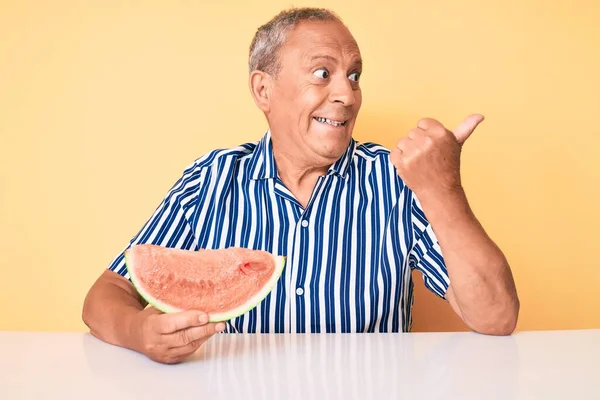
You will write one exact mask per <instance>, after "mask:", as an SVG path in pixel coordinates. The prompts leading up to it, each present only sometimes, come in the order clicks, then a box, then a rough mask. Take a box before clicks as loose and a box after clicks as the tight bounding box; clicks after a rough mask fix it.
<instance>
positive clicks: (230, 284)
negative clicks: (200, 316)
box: [125, 244, 286, 322]
mask: <svg viewBox="0 0 600 400" xmlns="http://www.w3.org/2000/svg"><path fill="white" fill-rule="evenodd" d="M285 262H286V257H284V256H275V255H273V254H271V253H269V252H266V251H262V250H251V249H245V248H239V247H229V248H226V249H218V250H198V251H191V250H181V249H173V248H168V247H163V246H156V245H151V244H141V245H136V246H132V247H131V248H130V249H128V250H127V251H126V252H125V263H126V266H127V271H128V272H129V276H130V277H131V281H132V282H133V285H134V286H135V288H136V290H137V291H138V293H139V294H140V295H141V296H142V297H143V298H144V299H145V300H146V301H147V302H148V303H149V304H151V305H152V306H154V307H155V308H157V309H158V310H160V311H162V312H165V313H172V312H178V311H183V310H192V309H193V310H199V311H204V312H206V313H207V314H208V315H209V321H211V322H217V321H227V320H230V319H231V318H234V317H237V316H239V315H242V314H244V313H246V312H248V311H249V310H251V309H252V308H254V307H255V306H256V305H258V303H260V302H261V301H262V300H263V299H264V298H265V297H266V296H267V295H268V294H269V292H270V291H271V290H272V289H273V288H274V287H275V284H276V283H277V280H278V279H279V277H280V276H281V272H282V271H283V267H284V266H285Z"/></svg>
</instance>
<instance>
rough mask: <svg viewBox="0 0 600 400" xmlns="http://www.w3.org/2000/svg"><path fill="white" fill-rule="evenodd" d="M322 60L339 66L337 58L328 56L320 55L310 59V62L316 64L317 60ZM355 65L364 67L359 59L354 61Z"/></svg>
mask: <svg viewBox="0 0 600 400" xmlns="http://www.w3.org/2000/svg"><path fill="white" fill-rule="evenodd" d="M322 59H325V60H329V61H331V62H333V63H334V64H337V63H338V62H339V61H338V59H337V58H335V57H333V56H329V55H326V54H319V55H315V56H312V57H311V58H310V61H311V62H315V61H317V60H322ZM353 65H358V66H359V67H362V65H363V62H362V59H361V58H357V59H356V61H354V63H353Z"/></svg>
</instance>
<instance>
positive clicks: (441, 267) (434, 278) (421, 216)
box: [409, 197, 450, 299]
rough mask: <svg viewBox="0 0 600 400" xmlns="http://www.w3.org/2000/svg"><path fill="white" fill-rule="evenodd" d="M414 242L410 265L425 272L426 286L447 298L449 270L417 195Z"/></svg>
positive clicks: (414, 200) (414, 215)
mask: <svg viewBox="0 0 600 400" xmlns="http://www.w3.org/2000/svg"><path fill="white" fill-rule="evenodd" d="M412 219H413V232H414V242H413V247H412V249H411V251H410V254H409V265H410V267H411V269H416V270H418V271H420V272H421V273H422V274H423V281H424V282H425V286H426V287H427V288H428V289H429V290H431V291H432V292H433V293H434V294H436V295H437V296H439V297H441V298H443V299H445V296H446V291H447V290H448V286H449V285H450V278H449V277H448V270H447V269H446V263H445V262H444V257H443V255H442V249H441V248H440V244H439V242H438V240H437V237H436V236H435V232H434V231H433V228H432V226H431V224H430V223H429V221H428V220H427V217H426V216H425V213H424V212H423V209H422V208H421V205H420V203H419V200H418V199H417V198H416V197H413V201H412Z"/></svg>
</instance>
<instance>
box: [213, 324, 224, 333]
mask: <svg viewBox="0 0 600 400" xmlns="http://www.w3.org/2000/svg"><path fill="white" fill-rule="evenodd" d="M224 330H225V324H224V323H222V322H219V323H218V324H217V325H216V326H215V331H217V332H221V331H224Z"/></svg>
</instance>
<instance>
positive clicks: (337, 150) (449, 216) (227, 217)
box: [83, 8, 519, 363]
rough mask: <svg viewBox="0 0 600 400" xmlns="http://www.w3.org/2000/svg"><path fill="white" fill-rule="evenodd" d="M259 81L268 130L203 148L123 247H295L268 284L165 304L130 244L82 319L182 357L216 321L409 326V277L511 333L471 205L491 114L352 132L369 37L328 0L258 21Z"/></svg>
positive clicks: (503, 282)
mask: <svg viewBox="0 0 600 400" xmlns="http://www.w3.org/2000/svg"><path fill="white" fill-rule="evenodd" d="M249 64H250V76H249V86H250V90H251V93H252V96H253V98H254V101H255V103H256V105H257V106H258V108H259V109H260V110H262V112H263V113H264V115H265V117H266V120H267V122H268V127H269V128H268V130H267V132H266V134H264V136H263V137H262V139H261V140H260V141H257V142H251V143H247V144H243V145H241V146H239V147H237V148H233V149H227V150H215V151H211V152H209V153H208V154H206V155H204V156H203V157H201V158H199V159H197V160H196V161H195V162H194V163H192V164H191V165H190V166H189V167H188V168H187V169H186V170H185V171H184V172H183V176H182V177H181V178H180V179H179V180H178V181H177V182H176V183H175V185H174V186H173V187H172V188H171V190H170V191H169V192H168V193H167V195H166V197H165V199H164V200H163V201H162V203H161V204H160V205H159V207H158V208H157V209H156V211H155V213H154V214H153V215H152V216H151V217H150V218H149V220H148V221H147V223H146V224H145V225H144V226H143V227H142V228H141V230H140V231H139V232H138V233H137V234H136V235H135V236H134V237H133V238H132V240H131V241H130V243H129V244H128V245H127V246H125V248H124V249H123V251H124V250H125V249H127V248H128V247H129V246H131V245H135V244H141V243H152V244H157V245H162V246H168V247H177V248H182V249H188V250H195V249H205V248H224V247H231V246H241V247H248V248H253V249H261V250H266V251H269V252H273V253H277V254H279V255H286V256H287V257H288V261H287V265H286V267H285V270H284V272H283V274H282V276H281V278H280V280H279V281H278V283H277V285H276V287H275V288H274V289H273V291H272V292H271V293H270V295H269V296H267V298H266V299H265V300H264V301H262V302H261V303H260V304H259V305H258V306H257V307H256V308H254V309H253V310H251V311H250V312H248V313H246V314H245V315H242V316H240V317H238V318H235V319H233V320H231V321H228V322H227V323H217V324H213V323H207V319H208V317H207V315H206V314H205V313H204V312H203V310H193V311H185V312H181V313H175V314H163V313H161V312H159V311H157V310H156V309H154V308H153V307H145V306H146V304H145V303H144V301H143V300H142V299H141V298H140V296H139V295H138V293H137V292H136V290H135V289H134V287H133V286H132V284H131V282H130V281H129V279H128V278H129V276H128V275H127V271H126V268H125V264H124V259H123V251H121V252H120V253H119V254H118V255H117V256H116V258H115V259H114V261H113V262H112V263H111V264H110V266H109V267H108V268H107V270H106V271H104V273H103V274H102V275H101V276H100V277H99V279H98V280H97V282H96V283H95V284H94V285H93V286H92V288H91V289H90V291H89V293H88V295H87V297H86V300H85V304H84V308H83V320H84V321H85V323H86V324H87V325H88V326H89V328H90V331H91V332H92V334H94V335H95V336H97V337H99V338H100V339H102V340H104V341H106V342H108V343H112V344H115V345H118V346H123V347H127V348H130V349H133V350H136V351H139V352H141V353H143V354H146V355H147V356H148V357H150V358H151V359H153V360H156V361H159V362H164V363H176V362H180V361H182V360H183V359H185V358H186V357H187V356H189V355H190V354H192V353H193V352H195V351H196V350H197V349H198V347H199V346H201V345H202V343H204V342H205V341H206V340H208V339H209V338H210V337H211V336H212V335H213V334H215V333H216V332H221V331H226V332H250V333H253V332H265V333H266V332H398V331H408V330H410V326H411V321H412V319H411V306H412V303H413V282H412V280H411V271H412V270H413V269H417V270H419V271H420V272H421V273H422V274H423V277H424V283H425V285H426V286H427V287H428V288H429V289H430V290H432V291H433V292H434V293H435V294H437V295H438V296H440V297H442V298H444V299H446V300H447V301H448V303H449V304H450V306H451V307H452V309H453V310H454V311H455V312H456V313H457V314H458V315H459V316H460V318H462V320H463V321H464V322H465V324H466V325H467V326H469V327H470V328H471V329H472V330H474V331H476V332H480V333H484V334H496V335H506V334H510V333H512V331H513V330H514V328H515V325H516V321H517V315H518V310H519V301H518V297H517V294H516V289H515V284H514V281H513V278H512V274H511V271H510V267H509V265H508V263H507V260H506V258H505V257H504V255H503V253H502V252H501V250H500V249H499V248H498V247H497V246H496V245H495V244H494V242H493V241H492V240H491V239H490V238H489V237H488V235H487V234H486V232H485V231H484V229H483V228H482V226H481V225H480V223H479V222H478V221H477V219H476V217H475V216H474V215H473V213H472V211H471V209H470V208H469V205H468V202H467V199H466V196H465V193H464V191H463V189H462V186H461V179H460V171H459V167H460V153H461V146H462V143H464V141H465V140H467V138H468V137H469V136H470V135H471V134H472V132H473V131H474V130H475V128H476V127H477V125H478V124H479V123H480V122H481V121H482V120H483V116H480V115H476V114H474V115H471V116H468V117H467V118H466V119H465V120H464V122H462V123H461V124H460V125H459V126H458V127H456V129H454V130H453V131H450V130H448V129H446V128H445V127H444V126H443V125H442V124H441V123H440V122H438V121H436V120H434V119H430V118H423V119H421V120H419V121H418V122H417V123H416V125H415V127H414V128H413V129H411V130H410V131H409V132H408V134H407V135H406V137H404V138H402V139H401V140H400V141H399V142H398V144H397V147H395V148H394V149H393V150H392V151H391V152H390V151H389V150H387V149H385V148H383V147H382V146H379V145H376V144H371V143H357V142H356V141H355V140H354V139H353V138H352V130H353V127H354V124H355V122H356V118H357V116H358V112H359V109H360V107H361V101H362V95H361V89H360V76H361V73H362V60H361V55H360V51H359V47H358V45H357V43H356V41H355V40H354V38H353V37H352V35H351V33H350V31H349V30H348V29H347V27H346V26H345V25H344V24H343V22H342V21H341V20H340V19H339V17H338V16H337V15H335V14H334V13H333V12H331V11H328V10H325V9H314V8H300V9H292V10H287V11H283V12H281V13H280V14H278V15H277V16H275V17H274V18H273V19H272V20H271V21H269V22H268V23H267V24H265V25H263V26H262V27H260V28H259V29H258V31H257V32H256V35H255V37H254V39H253V41H252V44H251V47H250V57H249Z"/></svg>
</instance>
